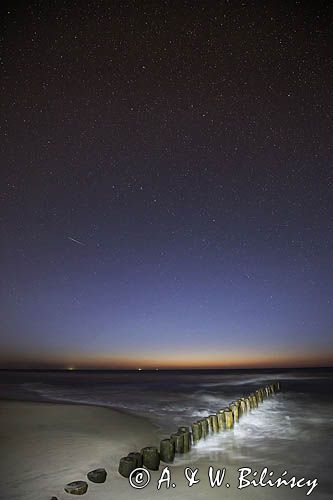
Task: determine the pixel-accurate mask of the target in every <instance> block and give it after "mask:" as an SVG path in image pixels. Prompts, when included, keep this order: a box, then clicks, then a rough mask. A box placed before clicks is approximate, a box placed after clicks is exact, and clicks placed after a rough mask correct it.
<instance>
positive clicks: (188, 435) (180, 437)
mask: <svg viewBox="0 0 333 500" xmlns="http://www.w3.org/2000/svg"><path fill="white" fill-rule="evenodd" d="M279 391H280V382H273V383H271V384H269V385H266V386H264V387H260V388H259V389H257V390H256V391H254V392H253V393H251V394H249V395H247V396H245V397H243V398H240V399H237V400H236V401H232V402H231V403H230V404H229V406H228V407H226V408H222V409H220V410H218V411H217V413H214V414H212V415H209V416H208V417H205V418H202V419H200V420H197V421H196V422H193V423H192V424H191V425H190V426H188V427H186V426H183V427H179V428H178V430H177V431H176V432H174V433H172V434H171V435H170V438H166V439H162V440H161V442H160V448H159V450H158V448H157V447H155V446H149V447H146V448H142V450H141V452H136V453H135V454H136V455H140V457H141V458H140V463H141V464H143V465H144V466H145V467H146V468H147V469H149V470H158V467H159V463H160V461H162V462H165V463H172V462H173V461H174V458H175V456H176V455H177V454H178V455H183V454H185V453H187V452H189V451H190V449H191V447H192V445H194V446H195V445H196V444H197V443H198V442H199V441H201V440H202V439H206V438H207V437H208V436H209V435H212V434H217V433H219V432H226V431H228V430H230V429H232V428H233V427H234V425H235V423H238V422H239V420H240V419H241V418H242V416H243V415H246V414H247V413H249V412H251V411H252V410H255V409H256V408H258V406H259V405H260V404H261V403H263V402H264V400H265V399H267V398H269V397H271V396H273V395H274V394H276V393H277V392H279ZM132 455H133V452H132V453H129V455H128V456H127V457H123V458H121V459H120V463H119V469H118V471H119V473H120V474H121V475H122V476H124V477H129V476H130V475H131V473H132V472H133V470H135V469H136V468H137V467H140V466H139V465H137V463H138V462H137V461H136V460H131V459H130V458H129V457H131V456H132ZM146 457H147V458H146ZM125 464H126V465H125Z"/></svg>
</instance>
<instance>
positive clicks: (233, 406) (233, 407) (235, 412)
mask: <svg viewBox="0 0 333 500" xmlns="http://www.w3.org/2000/svg"><path fill="white" fill-rule="evenodd" d="M229 408H230V410H231V411H232V414H233V417H234V421H235V422H239V409H238V404H237V403H236V402H235V401H233V402H232V403H231V404H230V405H229Z"/></svg>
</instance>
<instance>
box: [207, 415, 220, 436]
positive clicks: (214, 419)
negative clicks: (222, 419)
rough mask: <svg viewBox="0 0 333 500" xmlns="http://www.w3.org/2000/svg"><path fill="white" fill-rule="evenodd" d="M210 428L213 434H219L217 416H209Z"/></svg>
mask: <svg viewBox="0 0 333 500" xmlns="http://www.w3.org/2000/svg"><path fill="white" fill-rule="evenodd" d="M209 421H210V428H211V429H212V431H213V432H219V423H218V420H217V415H209Z"/></svg>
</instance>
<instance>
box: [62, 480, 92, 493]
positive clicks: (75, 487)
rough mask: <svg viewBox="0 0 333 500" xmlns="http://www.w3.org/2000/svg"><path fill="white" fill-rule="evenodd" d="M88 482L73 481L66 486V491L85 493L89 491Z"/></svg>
mask: <svg viewBox="0 0 333 500" xmlns="http://www.w3.org/2000/svg"><path fill="white" fill-rule="evenodd" d="M87 489H88V483H86V482H85V481H73V482H72V483H68V484H66V486H65V491H66V493H70V494H71V495H84V494H85V493H86V492H87Z"/></svg>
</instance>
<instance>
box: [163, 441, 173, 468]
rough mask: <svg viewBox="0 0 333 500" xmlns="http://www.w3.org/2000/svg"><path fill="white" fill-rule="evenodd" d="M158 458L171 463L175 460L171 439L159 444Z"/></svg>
mask: <svg viewBox="0 0 333 500" xmlns="http://www.w3.org/2000/svg"><path fill="white" fill-rule="evenodd" d="M160 458H161V460H162V461H163V462H166V463H172V462H173V461H174V459H175V443H174V441H172V440H171V439H162V441H161V442H160Z"/></svg>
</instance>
